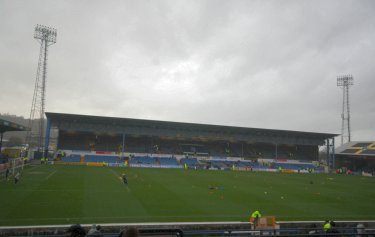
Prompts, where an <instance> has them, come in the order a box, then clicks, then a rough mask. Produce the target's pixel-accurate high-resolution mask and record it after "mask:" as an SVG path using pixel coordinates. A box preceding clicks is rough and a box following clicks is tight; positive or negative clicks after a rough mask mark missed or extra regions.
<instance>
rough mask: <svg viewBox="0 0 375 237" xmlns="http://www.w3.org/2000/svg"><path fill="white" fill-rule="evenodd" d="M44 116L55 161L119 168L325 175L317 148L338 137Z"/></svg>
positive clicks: (47, 135) (132, 120) (56, 114)
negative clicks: (295, 172) (317, 172)
mask: <svg viewBox="0 0 375 237" xmlns="http://www.w3.org/2000/svg"><path fill="white" fill-rule="evenodd" d="M46 116H47V132H46V141H45V150H48V148H50V150H51V148H52V147H54V148H55V149H54V150H53V151H52V152H53V153H54V154H55V157H54V158H55V159H57V160H58V161H63V162H80V163H90V164H93V163H105V164H110V165H115V166H121V165H129V166H133V167H135V166H137V167H165V168H180V167H183V166H185V167H186V166H188V167H189V168H206V169H231V168H236V169H270V170H276V169H284V170H295V171H297V170H298V171H307V170H309V171H311V170H318V168H319V169H320V170H321V167H319V162H318V161H319V146H323V145H327V144H332V143H333V144H334V142H332V141H334V137H335V136H337V134H328V133H313V132H301V131H287V130H274V129H259V128H246V127H233V126H221V125H208V124H194V123H180V122H166V121H155V120H142V119H130V118H113V117H100V116H88V115H78V114H63V113H50V112H47V113H46ZM51 131H54V132H53V133H52V132H51ZM50 134H56V135H57V137H55V138H53V139H51V138H50ZM50 140H54V141H56V143H57V144H52V143H50ZM50 153H51V152H50ZM329 156H330V157H332V158H333V157H334V153H332V152H331V154H329Z"/></svg>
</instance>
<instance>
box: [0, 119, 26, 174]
mask: <svg viewBox="0 0 375 237" xmlns="http://www.w3.org/2000/svg"><path fill="white" fill-rule="evenodd" d="M26 130H27V128H26V127H25V126H22V125H20V124H17V123H13V122H10V121H7V120H4V119H0V180H1V179H2V178H3V173H4V172H5V170H6V169H7V168H12V171H13V172H14V168H15V167H17V165H16V163H18V160H16V159H12V161H11V162H9V156H8V155H4V154H3V152H2V151H3V136H4V133H6V132H15V131H26ZM22 165H23V164H22Z"/></svg>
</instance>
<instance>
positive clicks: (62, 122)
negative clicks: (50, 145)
mask: <svg viewBox="0 0 375 237" xmlns="http://www.w3.org/2000/svg"><path fill="white" fill-rule="evenodd" d="M46 116H47V118H48V119H49V120H50V122H51V125H52V126H53V127H56V128H58V129H60V130H65V131H77V132H97V133H117V134H118V133H120V134H121V133H125V134H128V135H138V136H141V135H145V136H158V137H163V138H172V139H181V140H183V139H199V140H223V141H231V142H233V141H242V142H248V143H257V142H262V143H263V142H264V143H277V144H300V145H323V144H324V141H325V140H326V139H328V138H333V137H335V136H337V135H338V134H329V133H314V132H301V131H288V130H275V129H260V128H247V127H233V126H223V125H209V124H197V123H181V122H167V121H157V120H144V119H132V118H115V117H102V116H90V115H79V114H63V113H51V112H46Z"/></svg>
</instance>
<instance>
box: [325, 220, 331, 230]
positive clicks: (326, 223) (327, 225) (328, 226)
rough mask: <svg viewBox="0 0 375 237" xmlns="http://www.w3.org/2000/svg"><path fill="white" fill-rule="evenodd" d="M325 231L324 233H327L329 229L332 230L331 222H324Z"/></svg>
mask: <svg viewBox="0 0 375 237" xmlns="http://www.w3.org/2000/svg"><path fill="white" fill-rule="evenodd" d="M323 229H324V232H327V230H328V229H331V223H330V222H329V221H326V222H324V225H323Z"/></svg>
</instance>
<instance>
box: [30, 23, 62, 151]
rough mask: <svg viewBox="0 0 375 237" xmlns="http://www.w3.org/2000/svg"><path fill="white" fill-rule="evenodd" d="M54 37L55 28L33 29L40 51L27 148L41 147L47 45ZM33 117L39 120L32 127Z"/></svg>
mask: <svg viewBox="0 0 375 237" xmlns="http://www.w3.org/2000/svg"><path fill="white" fill-rule="evenodd" d="M56 37H57V31H56V29H53V28H50V27H47V26H43V25H36V27H35V31H34V39H36V40H37V41H38V42H39V43H40V51H39V61H38V68H37V72H36V80H35V87H34V95H33V100H32V103H31V110H30V117H29V129H30V130H29V131H28V132H27V135H26V143H27V144H29V148H33V147H37V148H38V151H41V149H43V132H44V108H45V100H46V98H45V93H46V79H47V59H48V46H50V45H52V44H55V43H56ZM35 119H39V121H37V125H36V126H35V128H34V120H35ZM34 139H35V140H36V141H35V140H34ZM30 151H31V149H30Z"/></svg>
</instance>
